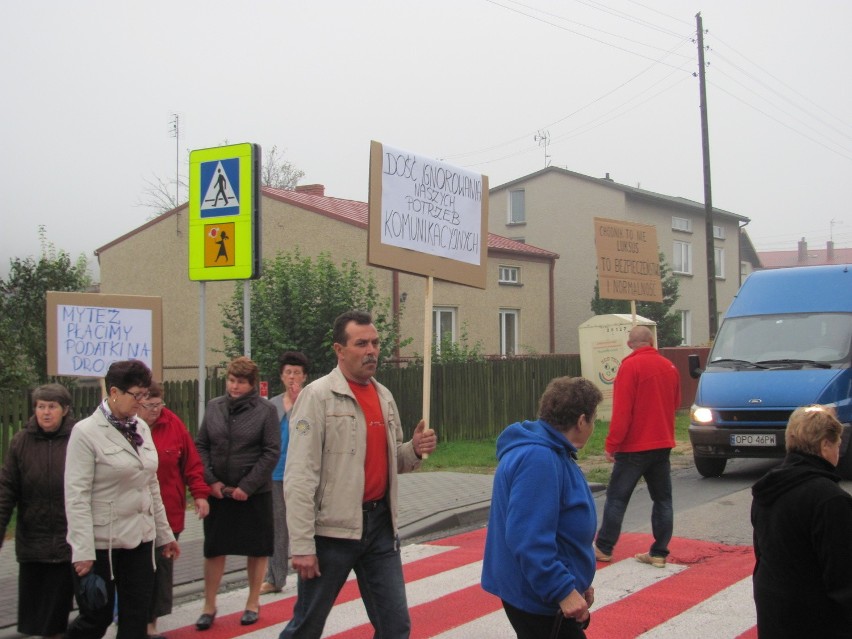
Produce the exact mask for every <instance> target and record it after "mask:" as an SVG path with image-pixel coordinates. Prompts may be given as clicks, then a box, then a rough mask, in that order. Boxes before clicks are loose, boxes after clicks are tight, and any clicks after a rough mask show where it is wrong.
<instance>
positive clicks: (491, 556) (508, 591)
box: [482, 377, 603, 639]
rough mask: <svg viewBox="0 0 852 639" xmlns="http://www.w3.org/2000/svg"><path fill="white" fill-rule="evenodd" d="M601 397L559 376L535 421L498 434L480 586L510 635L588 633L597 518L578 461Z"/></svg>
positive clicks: (533, 638)
mask: <svg viewBox="0 0 852 639" xmlns="http://www.w3.org/2000/svg"><path fill="white" fill-rule="evenodd" d="M602 399H603V395H602V394H601V392H600V390H598V388H597V387H596V386H595V385H594V384H592V382H590V381H589V380H587V379H584V378H582V377H558V378H556V379H554V380H552V381H551V382H550V384H548V386H547V389H546V390H545V391H544V395H542V397H541V402H540V405H539V418H538V419H537V420H535V421H525V422H522V423H515V424H512V425H511V426H509V427H508V428H506V430H504V431H503V432H502V433H501V434H500V436H499V437H498V438H497V458H498V460H499V463H498V465H497V472H496V473H495V475H494V486H493V490H492V497H491V514H490V517H489V520H488V534H487V536H486V539H485V557H484V560H483V564H482V587H483V588H484V589H485V590H486V591H487V592H490V593H492V594H494V595H497V596H498V597H500V599H501V600H502V602H503V609H504V610H505V612H506V616H507V617H508V618H509V622H510V623H511V624H512V627H513V628H514V629H515V632H516V633H517V636H518V639H538V638H539V637H554V638H559V639H581V638H582V637H585V636H586V635H585V633H584V632H583V629H584V628H585V627H586V626H587V625H588V620H589V607H590V606H591V605H592V603H593V602H594V589H593V588H592V580H593V578H594V576H595V555H594V552H593V550H592V540H593V539H594V536H595V530H596V529H597V516H596V511H595V501H594V499H593V498H592V493H591V491H590V490H589V486H588V483H587V482H586V478H585V477H584V476H583V472H582V471H581V470H580V467H579V466H578V465H577V461H576V457H577V451H578V450H579V449H581V448H583V446H585V445H586V442H587V441H588V440H589V437H591V435H592V432H593V431H594V429H595V414H596V413H597V407H598V404H599V403H600V402H601V400H602Z"/></svg>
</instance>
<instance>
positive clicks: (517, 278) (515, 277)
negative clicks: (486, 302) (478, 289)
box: [497, 266, 521, 284]
mask: <svg viewBox="0 0 852 639" xmlns="http://www.w3.org/2000/svg"><path fill="white" fill-rule="evenodd" d="M497 282H498V283H500V284H520V283H521V267H520V266H501V267H500V276H499V278H498V280H497Z"/></svg>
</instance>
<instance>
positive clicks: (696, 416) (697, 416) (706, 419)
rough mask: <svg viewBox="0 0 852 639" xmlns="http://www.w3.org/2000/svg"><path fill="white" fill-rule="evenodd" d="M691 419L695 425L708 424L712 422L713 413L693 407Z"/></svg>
mask: <svg viewBox="0 0 852 639" xmlns="http://www.w3.org/2000/svg"><path fill="white" fill-rule="evenodd" d="M691 419H692V421H693V422H694V423H696V424H709V423H711V422H712V421H713V412H712V411H711V410H710V409H709V408H704V407H703V406H693V407H692V413H691Z"/></svg>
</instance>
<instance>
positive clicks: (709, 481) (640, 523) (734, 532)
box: [595, 459, 852, 546]
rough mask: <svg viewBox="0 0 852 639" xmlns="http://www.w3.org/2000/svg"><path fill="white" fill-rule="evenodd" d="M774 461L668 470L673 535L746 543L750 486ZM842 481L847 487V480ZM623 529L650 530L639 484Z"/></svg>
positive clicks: (600, 500) (600, 499)
mask: <svg viewBox="0 0 852 639" xmlns="http://www.w3.org/2000/svg"><path fill="white" fill-rule="evenodd" d="M778 463H780V460H775V459H732V460H729V461H728V467H727V470H726V471H725V473H724V474H723V475H722V476H721V477H712V478H705V477H702V476H701V475H699V474H698V471H697V470H695V468H694V467H688V468H682V469H679V470H675V471H673V473H672V492H673V495H672V497H673V501H674V509H675V519H674V536H675V537H686V538H689V539H704V540H708V541H711V540H712V541H717V542H720V543H725V544H731V545H749V546H750V545H751V543H752V528H751V521H750V517H749V513H750V511H751V486H752V484H754V482H755V481H757V480H758V479H760V477H761V476H763V474H764V473H766V471H768V470H769V469H770V468H772V467H773V466H776V465H778ZM843 484H844V487H845V488H846V490H848V491H849V490H852V483H850V482H843ZM604 499H605V494H604V493H600V494H598V495H596V499H595V501H596V502H597V506H598V521H600V519H601V515H602V513H603V505H604ZM623 530H624V531H631V532H651V498H650V496H649V495H648V491H647V489H646V488H645V486H644V484H641V485H640V486H638V487H637V489H636V491H634V493H633V497H632V498H631V500H630V506H629V507H628V509H627V513H626V515H625V517H624V525H623Z"/></svg>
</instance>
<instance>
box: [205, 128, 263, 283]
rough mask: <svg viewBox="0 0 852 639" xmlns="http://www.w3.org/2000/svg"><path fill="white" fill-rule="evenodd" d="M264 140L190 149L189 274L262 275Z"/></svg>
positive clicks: (210, 277) (208, 276) (241, 277)
mask: <svg viewBox="0 0 852 639" xmlns="http://www.w3.org/2000/svg"><path fill="white" fill-rule="evenodd" d="M260 259H261V256H260V146H258V145H257V144H251V143H245V144H231V145H229V146H220V147H216V148H212V149H200V150H197V151H192V152H191V153H190V154H189V279H190V280H197V281H209V280H248V279H255V278H258V277H260Z"/></svg>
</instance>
